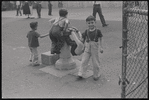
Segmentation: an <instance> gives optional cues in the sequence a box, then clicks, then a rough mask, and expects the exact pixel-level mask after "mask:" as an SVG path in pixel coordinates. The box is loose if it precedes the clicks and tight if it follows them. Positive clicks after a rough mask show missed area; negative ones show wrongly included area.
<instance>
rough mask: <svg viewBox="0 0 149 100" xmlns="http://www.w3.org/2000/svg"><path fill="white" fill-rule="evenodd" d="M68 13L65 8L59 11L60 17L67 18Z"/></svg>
mask: <svg viewBox="0 0 149 100" xmlns="http://www.w3.org/2000/svg"><path fill="white" fill-rule="evenodd" d="M67 14H68V11H67V9H65V8H62V9H60V10H59V16H60V17H67Z"/></svg>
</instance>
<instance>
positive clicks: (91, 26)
mask: <svg viewBox="0 0 149 100" xmlns="http://www.w3.org/2000/svg"><path fill="white" fill-rule="evenodd" d="M86 24H87V25H88V28H89V29H94V27H95V24H96V19H95V17H94V16H92V15H90V16H88V17H87V18H86Z"/></svg>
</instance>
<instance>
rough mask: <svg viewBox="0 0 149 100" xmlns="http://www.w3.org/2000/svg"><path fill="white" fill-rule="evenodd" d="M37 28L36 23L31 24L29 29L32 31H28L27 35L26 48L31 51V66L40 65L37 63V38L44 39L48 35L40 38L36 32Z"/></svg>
mask: <svg viewBox="0 0 149 100" xmlns="http://www.w3.org/2000/svg"><path fill="white" fill-rule="evenodd" d="M37 26H38V22H31V23H30V27H31V29H32V30H31V31H29V32H28V34H27V38H28V46H29V48H30V51H31V55H30V62H32V64H33V65H34V66H39V65H40V64H39V62H38V51H37V47H39V42H38V38H39V37H40V38H43V37H46V36H48V35H49V33H48V34H45V35H43V36H41V35H40V34H39V33H37V32H36V30H37Z"/></svg>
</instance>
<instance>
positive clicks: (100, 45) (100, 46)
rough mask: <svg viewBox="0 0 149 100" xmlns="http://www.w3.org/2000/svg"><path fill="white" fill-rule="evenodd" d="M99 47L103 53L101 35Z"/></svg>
mask: <svg viewBox="0 0 149 100" xmlns="http://www.w3.org/2000/svg"><path fill="white" fill-rule="evenodd" d="M99 48H100V52H101V53H103V46H102V37H99Z"/></svg>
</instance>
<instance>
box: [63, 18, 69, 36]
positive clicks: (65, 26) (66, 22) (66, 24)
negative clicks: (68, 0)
mask: <svg viewBox="0 0 149 100" xmlns="http://www.w3.org/2000/svg"><path fill="white" fill-rule="evenodd" d="M68 24H69V21H68V20H66V21H65V25H64V29H63V33H66V29H67V28H68ZM63 35H64V34H63Z"/></svg>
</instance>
